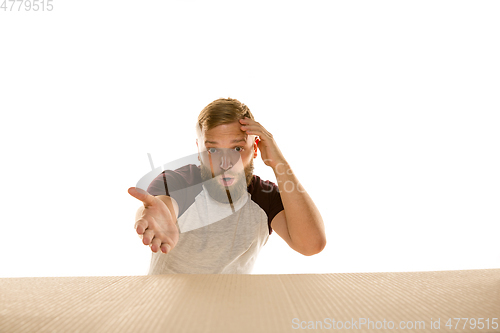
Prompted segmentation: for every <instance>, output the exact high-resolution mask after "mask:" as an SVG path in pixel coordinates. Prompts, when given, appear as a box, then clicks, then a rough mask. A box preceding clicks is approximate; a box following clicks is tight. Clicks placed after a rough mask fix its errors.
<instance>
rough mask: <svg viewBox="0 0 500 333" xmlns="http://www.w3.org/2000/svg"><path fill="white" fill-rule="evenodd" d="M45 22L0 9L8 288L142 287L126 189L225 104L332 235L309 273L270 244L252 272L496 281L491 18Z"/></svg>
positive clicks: (148, 17)
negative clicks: (446, 273)
mask: <svg viewBox="0 0 500 333" xmlns="http://www.w3.org/2000/svg"><path fill="white" fill-rule="evenodd" d="M53 5H54V10H53V11H52V12H33V11H29V12H28V11H23V10H21V11H19V12H18V11H17V6H18V4H16V5H15V9H14V11H12V12H10V11H3V10H1V11H0V37H1V39H0V47H1V51H0V110H1V119H2V122H1V124H2V127H1V134H0V135H1V138H0V139H1V158H2V163H1V174H0V177H1V178H0V180H1V187H2V191H1V200H0V204H1V210H0V214H1V215H0V276H1V277H22V276H93V275H143V274H147V270H148V267H149V260H150V256H151V250H150V248H149V247H147V246H144V245H143V244H142V243H141V240H140V239H139V238H138V236H137V234H136V233H135V231H134V229H133V224H134V215H135V211H136V210H137V208H138V207H139V205H140V202H139V201H137V200H136V199H134V198H133V197H131V196H130V195H129V194H128V193H127V188H128V187H130V186H135V184H136V182H137V181H138V179H139V178H140V177H142V175H144V174H145V173H147V172H148V171H150V165H149V161H148V158H147V153H151V155H152V156H153V160H154V162H155V164H156V165H159V164H160V163H167V162H169V161H172V160H175V159H178V158H181V157H184V156H187V155H189V154H193V153H195V152H196V145H195V132H194V124H195V121H196V117H197V115H198V113H199V112H200V111H201V109H202V108H203V107H204V106H205V105H207V104H208V103H210V102H211V101H213V100H215V99H217V98H220V97H232V98H237V99H239V100H240V101H242V102H243V103H245V104H246V105H248V106H249V107H250V110H251V111H252V112H253V114H254V116H255V117H256V120H257V121H259V122H260V123H261V124H263V125H264V126H265V127H266V129H268V130H269V131H270V132H271V133H272V134H273V135H274V137H275V139H276V141H277V143H278V146H279V147H280V149H281V150H282V152H283V153H284V155H285V157H286V158H287V160H288V162H289V163H290V164H291V166H292V168H293V170H294V171H295V173H296V174H297V176H298V178H299V180H300V181H301V183H302V184H303V185H304V187H305V189H306V190H307V191H308V193H309V194H310V195H311V197H312V198H313V200H314V201H315V203H316V205H317V207H318V208H319V210H320V212H321V214H322V216H323V219H324V221H325V225H326V233H327V240H328V244H327V247H326V248H325V250H324V251H323V252H322V253H320V254H318V255H315V256H311V257H306V256H302V255H300V254H298V253H296V252H294V251H293V250H292V249H290V248H289V247H288V246H287V245H286V243H285V242H284V241H283V240H282V239H281V238H279V236H278V235H277V234H276V233H273V234H272V235H271V237H270V239H269V241H268V243H267V244H266V245H265V247H264V248H263V250H262V251H261V253H260V255H259V258H258V260H257V264H256V266H255V269H254V272H253V273H255V274H269V273H271V274H275V273H280V274H285V273H328V272H382V271H394V272H397V271H424V270H461V269H482V268H499V267H500V247H499V246H498V243H499V234H500V233H499V231H500V227H499V222H500V209H499V203H500V200H499V199H500V190H499V189H500V173H499V172H498V170H500V156H499V149H498V148H499V143H500V131H499V128H500V115H499V111H500V108H499V107H500V101H499V93H500V79H499V78H500V61H499V60H498V59H500V43H499V40H500V20H499V19H498V17H499V14H500V3H499V2H496V1H480V2H478V1H466V2H465V1H418V2H406V1H337V2H333V1H301V2H298V1H287V2H278V1H260V2H259V1H251V2H250V1H249V2H238V1H224V2H222V1H204V2H201V1H140V2H139V1H123V0H121V1H96V0H94V1H75V0H65V1H61V0H54V1H53ZM8 6H9V7H10V4H8ZM255 173H256V174H258V175H259V176H261V177H262V178H265V179H269V180H271V181H273V182H274V181H275V177H274V174H273V173H272V170H270V169H269V168H267V167H266V166H265V165H264V164H263V163H262V161H261V160H260V155H259V158H258V160H257V163H256V170H255Z"/></svg>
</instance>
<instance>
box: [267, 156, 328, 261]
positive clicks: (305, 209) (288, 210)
mask: <svg viewBox="0 0 500 333" xmlns="http://www.w3.org/2000/svg"><path fill="white" fill-rule="evenodd" d="M273 171H274V174H275V175H276V180H277V181H278V187H279V190H280V195H281V201H282V202H283V207H284V208H285V216H286V221H287V227H288V233H289V234H290V239H291V240H292V242H293V244H294V246H295V247H296V248H298V249H302V250H303V251H304V252H307V253H318V252H321V250H323V248H324V247H325V245H326V236H325V226H324V223H323V218H322V217H321V214H320V212H319V211H318V208H317V207H316V205H315V204H314V202H313V201H312V199H311V197H310V196H309V194H308V193H307V192H306V191H305V189H304V188H303V187H302V185H301V184H300V182H299V180H298V179H297V177H296V176H295V174H294V172H293V170H292V169H291V168H290V165H289V164H288V163H279V164H278V165H277V166H276V167H275V168H273Z"/></svg>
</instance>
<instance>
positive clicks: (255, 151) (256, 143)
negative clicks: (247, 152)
mask: <svg viewBox="0 0 500 333" xmlns="http://www.w3.org/2000/svg"><path fill="white" fill-rule="evenodd" d="M258 146H259V137H258V136H256V137H255V142H254V143H253V158H256V157H257V151H258Z"/></svg>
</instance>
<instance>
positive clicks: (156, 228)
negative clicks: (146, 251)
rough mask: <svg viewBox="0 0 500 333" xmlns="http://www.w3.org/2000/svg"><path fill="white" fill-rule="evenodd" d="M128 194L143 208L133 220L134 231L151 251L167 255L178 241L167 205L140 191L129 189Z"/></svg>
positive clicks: (173, 214) (176, 229)
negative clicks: (142, 205)
mask: <svg viewBox="0 0 500 333" xmlns="http://www.w3.org/2000/svg"><path fill="white" fill-rule="evenodd" d="M128 193H129V194H130V195H131V196H133V197H134V198H136V199H138V200H140V201H142V203H143V204H144V208H142V207H141V208H139V210H138V211H137V214H136V219H135V226H134V228H135V230H136V231H137V234H138V235H139V237H141V238H142V242H143V244H144V245H149V246H150V247H151V251H153V252H155V253H156V252H158V250H160V249H161V252H163V253H168V252H169V251H170V250H172V249H173V248H174V246H175V245H176V244H177V242H178V241H179V229H178V228H177V225H176V222H175V213H174V212H173V209H172V213H171V211H170V209H169V208H168V206H167V204H166V203H165V202H163V201H162V200H160V199H159V198H157V197H154V196H152V195H151V194H149V193H147V192H145V191H144V190H142V189H139V188H136V187H131V188H129V189H128Z"/></svg>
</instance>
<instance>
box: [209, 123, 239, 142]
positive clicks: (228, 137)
mask: <svg viewBox="0 0 500 333" xmlns="http://www.w3.org/2000/svg"><path fill="white" fill-rule="evenodd" d="M240 126H241V124H240V123H239V122H233V123H230V124H223V125H219V126H216V127H214V128H212V129H210V130H208V131H205V130H204V131H202V138H203V141H204V142H205V143H212V144H215V143H219V144H229V143H246V142H247V140H248V135H247V134H246V133H245V132H244V131H242V130H241V128H240Z"/></svg>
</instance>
